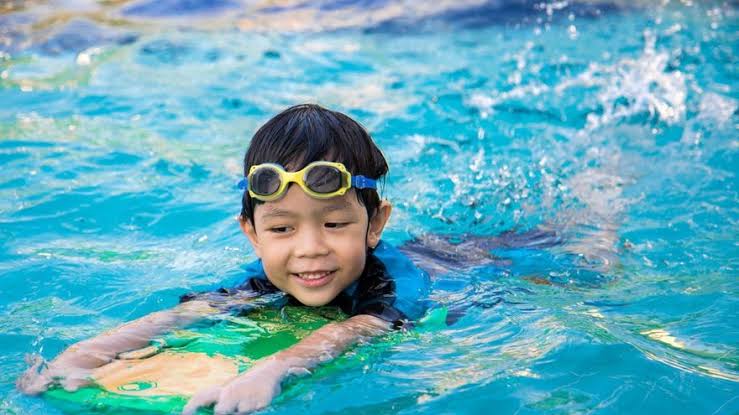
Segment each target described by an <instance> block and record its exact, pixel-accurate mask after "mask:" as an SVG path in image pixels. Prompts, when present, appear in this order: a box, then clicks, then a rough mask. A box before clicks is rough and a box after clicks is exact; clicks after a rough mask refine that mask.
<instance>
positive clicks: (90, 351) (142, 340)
mask: <svg viewBox="0 0 739 415" xmlns="http://www.w3.org/2000/svg"><path fill="white" fill-rule="evenodd" d="M216 311H217V310H216V309H215V308H213V307H211V306H210V305H209V304H208V303H207V302H205V301H189V302H186V303H182V304H179V305H177V306H176V307H174V308H172V309H170V310H164V311H157V312H155V313H151V314H149V315H146V316H144V317H141V318H139V319H137V320H134V321H131V322H129V323H126V324H124V325H122V326H120V327H117V328H114V329H112V330H109V331H107V332H105V333H103V334H100V335H98V336H96V337H93V338H91V339H87V340H83V341H81V342H79V343H76V344H74V345H72V346H71V347H69V348H68V349H67V350H65V351H64V352H63V353H62V354H60V355H59V356H57V357H56V358H55V359H54V360H52V361H51V362H49V363H48V365H46V366H45V367H44V362H43V360H41V359H36V362H35V363H33V365H32V366H31V367H30V368H29V369H28V370H26V372H25V373H24V374H23V375H22V376H21V377H20V378H19V379H18V382H17V386H18V389H20V390H21V391H22V392H24V393H26V394H29V395H35V394H39V393H42V392H44V391H45V390H46V389H47V388H48V387H49V385H50V384H51V383H53V382H55V381H59V382H60V383H61V385H62V386H63V387H64V388H65V389H67V390H76V389H77V388H79V387H80V386H83V385H85V384H87V383H89V380H88V378H89V375H90V372H91V370H92V369H95V368H97V367H100V366H103V365H105V364H107V363H109V362H111V361H112V360H113V359H115V358H116V356H118V354H119V353H123V352H127V351H130V350H135V349H140V348H142V347H145V346H147V345H148V344H149V342H150V341H151V339H152V338H154V337H156V336H157V335H160V334H162V333H166V332H168V331H171V330H172V329H174V328H178V327H183V326H186V325H188V324H191V323H193V322H195V321H197V320H199V319H201V318H202V317H203V316H205V315H207V314H212V313H215V312H216ZM39 369H41V370H39Z"/></svg>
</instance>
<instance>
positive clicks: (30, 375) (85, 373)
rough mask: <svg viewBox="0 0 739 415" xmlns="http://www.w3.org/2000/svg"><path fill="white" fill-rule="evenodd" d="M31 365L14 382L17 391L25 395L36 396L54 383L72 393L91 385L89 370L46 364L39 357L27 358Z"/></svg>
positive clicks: (61, 363) (60, 363)
mask: <svg viewBox="0 0 739 415" xmlns="http://www.w3.org/2000/svg"><path fill="white" fill-rule="evenodd" d="M27 361H28V363H29V364H30V365H31V367H29V368H28V369H27V370H26V371H25V372H24V373H23V374H22V375H21V376H20V377H19V378H18V381H17V382H16V386H17V387H18V389H19V390H20V391H21V392H23V393H25V394H27V395H38V394H40V393H43V392H45V391H46V390H47V389H48V388H49V386H50V385H51V384H53V383H55V382H57V383H59V385H61V386H62V387H63V388H64V389H65V390H66V391H69V392H74V391H76V390H77V389H79V388H81V387H82V386H85V385H88V384H90V383H91V381H90V374H91V372H92V370H91V369H88V368H83V367H76V366H69V365H65V364H64V362H56V361H54V362H51V363H49V364H47V363H46V362H45V361H44V359H43V358H41V356H38V355H35V356H29V357H28V358H27Z"/></svg>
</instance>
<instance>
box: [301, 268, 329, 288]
mask: <svg viewBox="0 0 739 415" xmlns="http://www.w3.org/2000/svg"><path fill="white" fill-rule="evenodd" d="M335 273H336V271H313V272H300V273H293V274H291V275H292V276H293V277H295V278H296V279H297V280H298V282H299V283H300V284H301V285H304V286H306V287H320V286H322V285H326V284H328V283H329V281H331V278H332V277H333V276H334V274H335Z"/></svg>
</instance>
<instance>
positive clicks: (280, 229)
mask: <svg viewBox="0 0 739 415" xmlns="http://www.w3.org/2000/svg"><path fill="white" fill-rule="evenodd" d="M269 231H270V232H274V233H286V232H289V231H290V227H289V226H273V227H271V228H269Z"/></svg>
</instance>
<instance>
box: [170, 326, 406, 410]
mask: <svg viewBox="0 0 739 415" xmlns="http://www.w3.org/2000/svg"><path fill="white" fill-rule="evenodd" d="M391 327H392V325H391V323H388V322H387V321H385V320H382V319H380V318H378V317H375V316H371V315H368V314H360V315H357V316H353V317H350V318H349V319H347V320H345V321H342V322H337V323H330V324H327V325H325V326H323V327H321V328H320V329H318V330H316V331H314V332H313V333H311V334H310V335H309V336H307V337H305V338H304V339H303V340H301V341H300V342H298V343H297V344H296V345H294V346H292V347H290V348H288V349H285V350H283V351H281V352H279V353H276V354H274V355H272V356H270V357H267V358H265V359H262V360H260V361H259V362H257V363H256V364H255V365H254V366H253V367H252V368H250V369H249V370H248V371H247V372H245V373H243V374H241V375H238V376H236V377H235V378H233V379H232V380H231V381H229V382H228V383H226V384H225V385H223V386H216V387H212V388H210V389H206V390H203V391H201V392H199V393H198V394H196V395H195V396H194V397H193V398H192V399H190V401H189V402H188V403H187V405H186V406H185V408H184V409H183V414H194V413H195V411H196V410H197V409H198V408H199V407H202V406H207V405H210V404H214V403H215V408H214V413H215V414H230V413H247V412H251V411H255V410H257V409H260V408H264V407H266V406H267V405H269V403H270V402H271V401H272V399H273V398H274V397H275V396H277V395H278V394H279V393H280V383H281V382H282V381H283V380H284V379H285V378H286V377H287V376H288V375H290V374H293V373H295V374H299V373H306V372H308V370H309V369H312V368H314V367H316V366H318V365H319V364H321V363H325V362H328V361H330V360H332V359H334V358H335V357H336V356H338V355H340V354H341V353H342V352H343V351H344V350H346V349H347V348H348V347H349V346H351V345H353V344H354V343H357V342H358V341H360V340H362V339H366V338H370V337H374V336H378V335H381V334H384V333H387V332H388V331H390V330H391Z"/></svg>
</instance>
